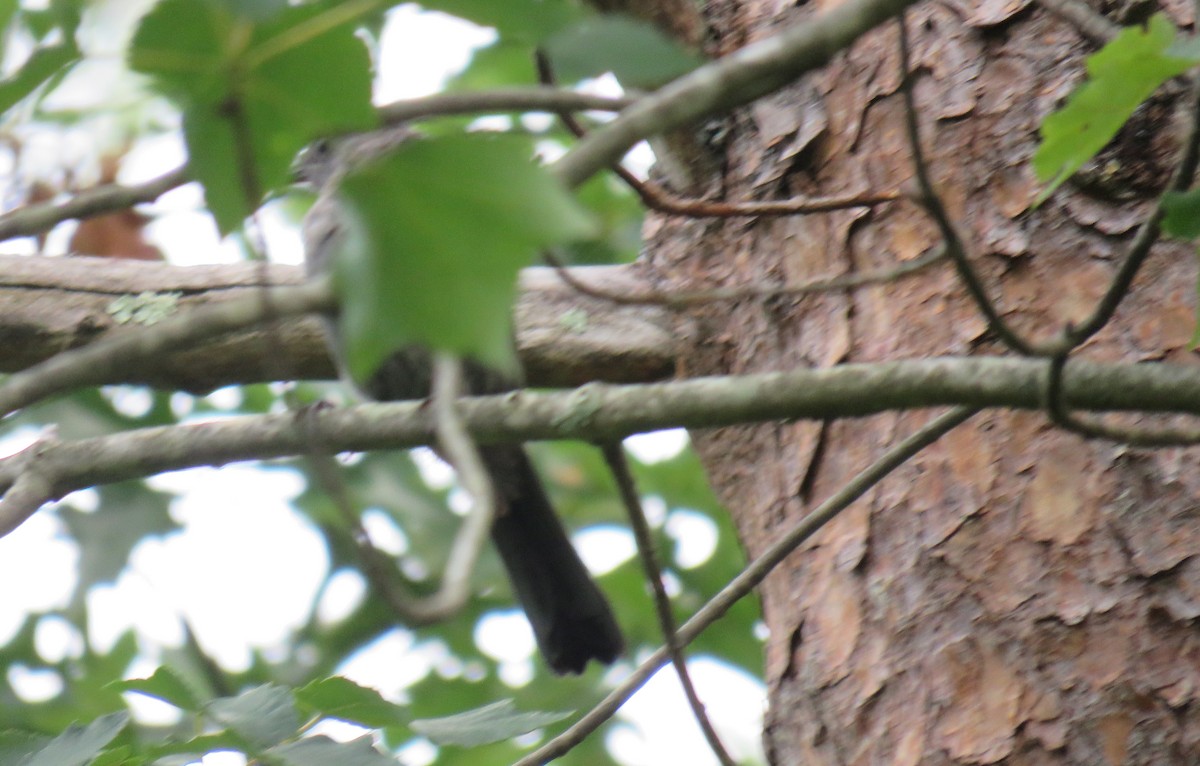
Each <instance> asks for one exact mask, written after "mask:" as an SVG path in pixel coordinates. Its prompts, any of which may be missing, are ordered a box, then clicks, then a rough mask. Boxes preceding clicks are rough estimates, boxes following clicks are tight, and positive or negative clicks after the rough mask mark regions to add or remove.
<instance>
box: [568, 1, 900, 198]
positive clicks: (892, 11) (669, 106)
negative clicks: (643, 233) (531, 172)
mask: <svg viewBox="0 0 1200 766" xmlns="http://www.w3.org/2000/svg"><path fill="white" fill-rule="evenodd" d="M914 2H915V0H846V1H845V2H841V3H835V4H832V5H830V6H829V7H828V8H827V9H825V10H824V11H823V12H821V13H820V14H817V15H816V16H814V17H812V18H808V19H805V20H803V21H799V22H797V23H794V24H790V25H788V26H786V27H784V28H783V29H782V30H780V31H779V32H778V33H777V34H774V35H770V36H768V37H764V38H761V39H759V40H756V41H754V42H752V43H750V44H748V45H746V46H744V47H742V48H740V49H738V50H737V51H734V52H733V53H730V54H729V55H728V56H724V57H722V58H720V59H717V60H716V61H713V62H710V63H708V64H704V65H703V66H700V67H697V68H696V69H693V70H692V71H691V72H689V73H688V74H686V75H684V76H682V77H679V78H678V79H676V80H673V81H671V82H669V83H667V84H666V85H664V86H663V87H661V88H659V89H658V90H656V91H654V92H653V93H651V94H648V95H646V96H644V97H642V98H640V99H638V100H637V102H635V103H634V104H631V105H630V106H629V107H628V108H627V109H625V110H623V111H622V112H621V114H620V115H618V116H617V118H616V119H614V120H613V121H612V122H609V123H606V124H605V125H603V126H601V127H599V128H597V129H596V130H594V131H592V132H591V133H589V134H588V136H587V138H585V139H583V140H581V141H580V142H579V143H578V144H576V145H575V146H574V147H572V148H571V150H570V151H568V152H567V153H566V154H565V155H564V156H563V157H562V158H560V159H559V160H558V161H557V162H556V163H554V165H552V166H551V170H552V171H553V172H554V174H555V175H556V176H558V178H559V180H560V181H562V182H563V183H564V184H566V185H567V186H569V187H575V186H578V185H580V184H582V183H583V182H584V181H586V180H587V179H589V178H591V177H592V176H593V175H595V174H596V173H598V172H600V171H601V170H603V169H605V168H608V167H610V166H611V165H613V164H614V163H616V162H618V161H619V160H620V159H621V157H622V156H623V155H624V154H625V152H627V151H629V149H631V148H632V147H633V146H634V145H635V144H637V142H638V141H641V140H643V139H645V138H648V137H650V136H653V135H658V134H661V133H666V132H669V131H671V130H674V129H676V128H681V127H683V126H685V125H689V124H691V123H694V122H695V121H696V120H699V119H701V118H703V117H705V116H707V115H710V114H721V113H724V112H728V111H729V110H731V109H732V108H733V107H736V106H740V105H742V104H747V103H749V102H751V101H754V100H755V99H757V98H759V97H761V96H764V95H766V94H768V93H771V92H772V91H775V90H777V89H779V88H781V87H783V86H784V85H787V84H788V83H790V82H793V81H795V80H796V78H797V77H799V76H801V75H803V74H804V73H806V72H810V71H812V70H814V69H817V68H818V67H820V66H822V65H824V64H825V63H826V62H828V61H829V60H830V59H831V58H833V56H834V55H836V54H837V53H838V52H840V51H843V50H845V49H847V48H849V47H850V45H851V44H852V43H853V42H854V41H855V40H857V39H858V38H859V37H860V36H862V35H864V34H866V33H867V32H868V31H869V30H871V29H873V28H874V27H876V26H878V25H879V24H882V23H883V22H884V21H887V20H888V19H890V18H892V17H894V16H895V15H897V14H898V13H900V11H901V10H903V9H904V8H906V7H908V6H909V5H912V4H913V3H914Z"/></svg>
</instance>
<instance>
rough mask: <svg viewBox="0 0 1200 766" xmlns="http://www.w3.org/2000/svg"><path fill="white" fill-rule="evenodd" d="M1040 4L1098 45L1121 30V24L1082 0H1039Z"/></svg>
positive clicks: (1109, 39) (1110, 38)
mask: <svg viewBox="0 0 1200 766" xmlns="http://www.w3.org/2000/svg"><path fill="white" fill-rule="evenodd" d="M1038 4H1039V5H1041V6H1042V7H1043V8H1045V9H1046V10H1048V11H1050V12H1051V13H1053V14H1054V15H1055V16H1057V17H1059V18H1060V19H1062V20H1063V21H1065V22H1067V23H1068V24H1070V25H1071V26H1073V27H1075V29H1076V31H1078V32H1079V34H1081V35H1083V36H1084V37H1086V38H1087V39H1088V40H1089V41H1090V42H1093V43H1095V44H1096V45H1104V44H1105V43H1107V42H1109V41H1111V40H1112V39H1113V38H1114V37H1116V36H1117V35H1118V34H1119V33H1120V32H1121V27H1120V25H1119V24H1114V23H1113V22H1111V21H1109V20H1108V19H1106V18H1105V17H1103V16H1101V15H1100V14H1098V13H1096V12H1095V11H1093V10H1092V9H1091V8H1090V7H1088V5H1087V3H1084V2H1081V1H1080V0H1038Z"/></svg>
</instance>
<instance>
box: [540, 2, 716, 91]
mask: <svg viewBox="0 0 1200 766" xmlns="http://www.w3.org/2000/svg"><path fill="white" fill-rule="evenodd" d="M545 47H546V53H547V55H549V57H550V60H551V62H553V64H554V71H555V74H556V75H558V77H559V78H560V79H562V80H564V81H567V82H574V81H576V80H582V79H584V78H587V77H596V76H598V75H602V74H604V73H605V72H612V73H613V74H614V75H616V78H617V79H618V80H620V81H621V84H622V85H624V86H625V87H627V88H656V87H658V86H659V85H662V84H663V83H665V82H667V81H669V80H672V79H674V78H676V77H679V76H680V75H682V74H686V73H687V72H690V71H691V70H693V69H695V68H696V67H697V66H699V65H700V64H702V63H703V62H704V59H703V58H701V57H700V56H698V55H696V54H694V53H692V52H690V51H688V50H687V49H685V48H684V47H683V46H681V45H680V44H679V43H677V42H675V41H674V40H671V39H670V38H668V37H666V36H665V35H663V33H662V32H659V31H658V29H656V28H655V27H654V26H653V25H651V24H649V23H647V22H644V21H640V20H638V19H634V18H631V17H629V16H623V15H620V14H605V15H602V16H596V17H593V18H588V19H583V20H582V21H580V22H578V23H577V24H574V25H573V26H571V27H570V28H568V29H565V30H563V31H561V32H559V33H558V34H556V35H554V36H553V37H552V38H550V39H549V40H548V41H547V42H546V46H545Z"/></svg>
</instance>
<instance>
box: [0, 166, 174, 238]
mask: <svg viewBox="0 0 1200 766" xmlns="http://www.w3.org/2000/svg"><path fill="white" fill-rule="evenodd" d="M187 182H188V169H187V166H186V165H181V166H180V167H177V168H175V169H174V170H172V171H170V172H169V173H165V174H164V175H161V176H159V177H158V178H155V179H153V180H151V181H147V182H145V183H142V184H137V185H135V186H121V185H120V184H105V185H103V186H97V187H94V188H92V189H88V190H86V191H81V192H79V193H78V194H76V195H75V196H73V197H71V198H69V199H67V200H64V201H62V202H42V203H39V204H35V205H28V206H26V207H22V208H18V209H16V210H13V211H10V212H8V213H5V214H4V215H0V242H3V241H4V240H8V239H12V238H13V237H31V236H33V235H35V234H42V233H44V232H47V231H49V230H50V229H52V228H54V227H55V226H57V225H58V224H60V223H62V222H63V221H69V220H71V219H73V218H87V217H89V216H95V215H102V214H104V213H111V212H113V211H114V210H123V209H124V208H127V207H132V206H133V205H136V204H138V203H141V202H153V201H154V200H156V199H158V198H159V197H161V196H162V195H163V194H165V193H167V192H168V191H170V190H171V189H174V188H175V187H177V186H182V185H183V184H185V183H187Z"/></svg>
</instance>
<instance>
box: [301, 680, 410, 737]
mask: <svg viewBox="0 0 1200 766" xmlns="http://www.w3.org/2000/svg"><path fill="white" fill-rule="evenodd" d="M296 702H297V703H299V704H300V705H303V706H306V707H308V708H311V709H312V710H314V711H316V712H318V713H320V714H321V715H325V716H328V717H330V718H338V719H340V720H343V721H351V722H353V723H360V724H362V725H363V726H368V727H371V728H375V729H380V728H383V727H385V726H395V725H398V724H403V723H405V722H406V721H407V719H408V716H406V715H405V714H404V708H402V707H400V706H399V705H394V704H392V703H391V702H388V701H387V700H385V699H384V698H383V697H381V696H380V694H379V692H377V691H375V690H374V689H369V688H367V687H365V686H359V685H358V684H356V683H354V682H353V681H351V680H349V679H346V678H342V677H340V676H334V677H332V678H322V679H320V680H318V681H313V682H312V683H310V684H308V685H307V686H305V687H303V688H300V689H297V690H296Z"/></svg>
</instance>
